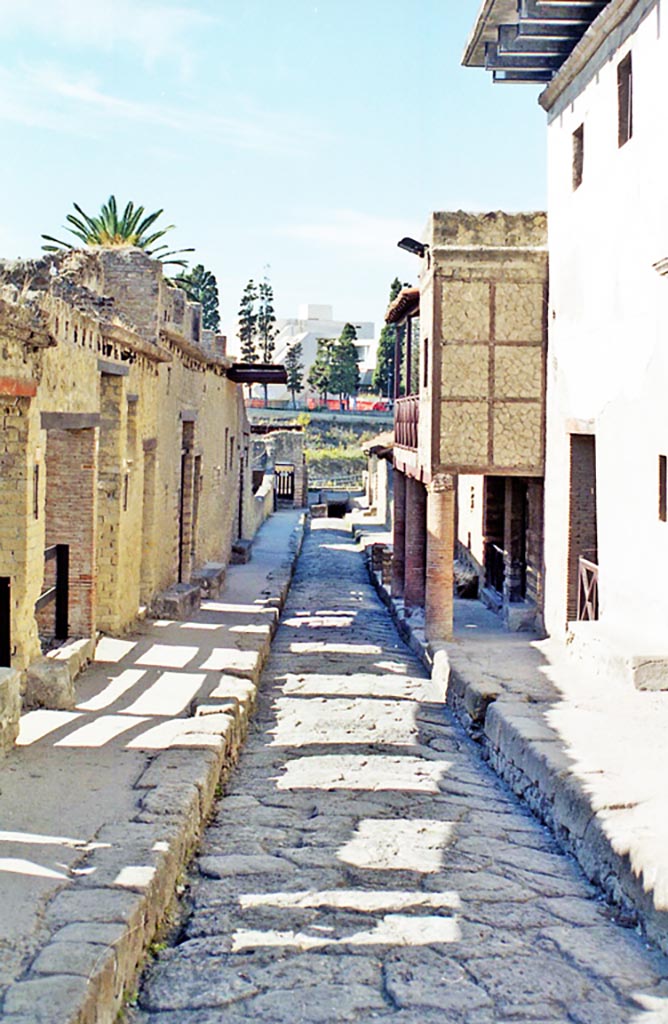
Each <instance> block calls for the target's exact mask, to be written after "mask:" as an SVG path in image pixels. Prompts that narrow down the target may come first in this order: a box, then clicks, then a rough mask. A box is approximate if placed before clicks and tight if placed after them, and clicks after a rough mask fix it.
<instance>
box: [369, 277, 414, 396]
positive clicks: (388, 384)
mask: <svg viewBox="0 0 668 1024" xmlns="http://www.w3.org/2000/svg"><path fill="white" fill-rule="evenodd" d="M402 288H410V285H409V284H407V283H406V282H404V284H403V285H402V283H401V281H400V280H399V278H398V277H395V279H394V281H393V282H392V284H391V285H390V303H389V304H390V305H391V304H392V303H393V302H394V300H395V299H396V297H397V295H398V294H399V292H400V291H401V289H402ZM396 340H397V328H396V326H395V324H385V326H384V327H383V328H382V330H381V332H380V337H379V339H378V351H377V352H376V366H375V369H374V371H373V377H372V381H371V383H372V386H373V389H374V391H376V392H377V393H378V394H379V395H385V396H386V397H387V398H392V397H393V395H394V353H395V344H396Z"/></svg>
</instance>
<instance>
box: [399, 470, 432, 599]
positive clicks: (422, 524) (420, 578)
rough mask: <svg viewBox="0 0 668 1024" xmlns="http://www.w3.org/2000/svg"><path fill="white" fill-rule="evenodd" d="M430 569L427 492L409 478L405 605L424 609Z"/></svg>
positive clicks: (417, 482) (407, 491) (407, 481)
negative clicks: (428, 569)
mask: <svg viewBox="0 0 668 1024" xmlns="http://www.w3.org/2000/svg"><path fill="white" fill-rule="evenodd" d="M426 572H427V491H426V490H425V487H424V485H423V484H421V483H420V482H419V481H418V480H414V479H413V477H410V476H409V477H408V479H407V480H406V571H405V575H404V604H405V605H406V608H407V609H412V608H424V599H425V583H426Z"/></svg>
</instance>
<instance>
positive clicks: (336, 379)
mask: <svg viewBox="0 0 668 1024" xmlns="http://www.w3.org/2000/svg"><path fill="white" fill-rule="evenodd" d="M356 341H357V331H356V330H355V328H354V327H353V325H352V324H346V325H345V327H344V328H343V330H342V331H341V334H340V336H339V340H338V341H337V342H336V344H335V346H334V349H333V352H332V369H331V374H330V378H329V387H330V391H332V392H333V393H334V394H336V395H338V396H339V404H340V406H341V408H342V409H343V408H344V407H345V404H346V402H347V400H348V399H349V398H350V396H351V395H356V394H357V389H358V388H359V386H360V368H359V361H358V356H357V347H356V345H355V342H356Z"/></svg>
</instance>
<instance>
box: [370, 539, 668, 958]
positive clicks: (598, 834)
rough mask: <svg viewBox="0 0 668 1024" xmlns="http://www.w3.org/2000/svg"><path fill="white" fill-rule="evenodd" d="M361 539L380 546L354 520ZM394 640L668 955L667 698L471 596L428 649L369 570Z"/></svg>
mask: <svg viewBox="0 0 668 1024" xmlns="http://www.w3.org/2000/svg"><path fill="white" fill-rule="evenodd" d="M354 525H355V529H356V533H357V534H358V535H359V537H360V543H361V544H362V545H363V546H366V545H368V544H370V543H372V542H374V541H380V542H384V543H390V542H391V538H390V537H389V535H388V534H387V533H386V532H381V531H379V530H376V529H374V527H373V525H372V524H369V525H365V524H364V522H363V521H360V520H359V519H358V520H357V521H356V522H355V524H354ZM372 576H373V579H374V583H375V585H376V587H377V589H378V591H379V593H380V594H381V596H382V597H383V599H384V600H385V602H386V604H388V605H389V606H390V608H391V611H392V614H393V616H394V617H395V620H396V621H397V622H398V624H399V626H400V629H401V631H402V634H403V635H404V636H405V637H406V638H407V639H408V641H409V643H410V645H411V647H412V648H413V649H414V650H415V651H416V653H418V654H419V656H420V657H421V658H422V659H423V663H424V664H425V665H426V666H427V668H428V669H429V670H430V671H431V674H432V679H433V681H434V682H435V683H436V685H437V686H438V689H439V694H440V695H441V698H445V699H446V700H447V702H448V703H449V704H450V705H451V706H452V707H453V708H454V710H455V712H456V713H457V715H458V717H459V719H460V721H461V722H462V723H463V724H464V726H465V727H466V729H467V731H468V732H469V734H470V735H472V736H473V737H474V738H475V739H476V740H478V741H479V742H480V743H481V745H482V748H483V753H484V756H485V757H487V758H488V759H489V761H490V763H491V764H492V766H493V767H494V768H495V770H496V771H497V772H498V773H499V774H500V775H501V776H502V777H503V778H504V779H505V780H506V781H507V782H508V783H509V785H510V786H511V787H512V788H513V789H514V790H515V792H516V793H518V794H519V795H520V796H522V797H523V799H524V800H526V802H527V804H528V805H529V807H530V808H531V809H532V811H534V813H535V814H536V815H537V816H538V817H539V818H540V820H541V821H543V822H545V823H546V824H547V825H548V826H549V827H550V828H551V829H552V831H553V832H554V834H555V836H556V837H557V839H558V841H559V843H560V845H561V846H562V848H563V849H565V850H568V851H569V852H571V853H573V854H574V855H575V856H576V857H577V859H578V861H579V862H580V865H581V866H582V868H583V870H584V872H585V874H586V875H587V877H588V878H590V879H591V880H592V881H593V882H594V883H595V884H596V885H598V886H600V887H601V888H602V889H603V890H604V892H605V893H606V895H607V896H608V898H609V899H610V900H611V901H612V902H613V903H614V904H615V905H616V907H617V909H618V915H619V918H620V919H621V920H624V921H625V922H626V923H628V924H634V923H639V924H640V925H641V926H642V927H643V928H644V929H645V931H646V933H647V934H648V935H649V936H650V938H652V939H653V940H654V941H655V942H657V943H658V945H659V946H661V948H662V949H663V950H664V951H665V952H668V784H667V783H666V753H665V751H666V737H667V736H668V692H641V691H638V690H635V689H634V688H633V687H631V686H630V685H624V684H623V683H621V682H616V681H614V679H611V678H610V677H609V676H608V675H607V674H606V672H605V666H604V665H602V666H601V667H600V669H599V671H597V672H595V673H593V672H591V671H590V670H585V668H584V665H583V664H582V663H581V662H579V661H578V659H577V657H575V656H573V655H571V654H569V653H568V651H567V650H565V648H564V646H563V644H562V643H559V642H557V641H554V640H549V639H548V640H540V639H538V638H537V637H536V636H534V635H532V634H529V633H508V632H506V631H505V630H504V629H503V627H502V624H501V622H500V620H499V618H498V616H496V615H494V614H493V613H492V612H490V611H489V610H488V609H487V608H485V607H484V606H483V605H482V604H481V603H480V602H478V601H462V600H459V601H455V631H454V639H453V641H452V642H451V643H446V644H437V645H433V646H428V645H427V644H426V643H425V641H424V632H423V629H422V628H421V627H422V623H421V620H420V617H419V615H418V616H415V617H413V618H410V619H408V620H407V619H406V616H405V612H404V608H403V602H400V601H399V602H397V601H392V600H391V599H390V596H389V592H388V590H387V588H386V587H384V586H383V585H382V583H381V581H380V579H379V578H378V576H377V574H376V573H372Z"/></svg>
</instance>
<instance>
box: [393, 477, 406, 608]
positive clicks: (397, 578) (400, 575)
mask: <svg viewBox="0 0 668 1024" xmlns="http://www.w3.org/2000/svg"><path fill="white" fill-rule="evenodd" d="M392 476H393V485H394V513H393V516H392V519H393V523H392V543H393V551H392V597H403V596H404V572H405V566H406V477H405V476H404V474H403V473H401V472H399V470H398V469H393V470H392Z"/></svg>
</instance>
